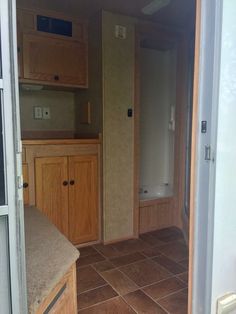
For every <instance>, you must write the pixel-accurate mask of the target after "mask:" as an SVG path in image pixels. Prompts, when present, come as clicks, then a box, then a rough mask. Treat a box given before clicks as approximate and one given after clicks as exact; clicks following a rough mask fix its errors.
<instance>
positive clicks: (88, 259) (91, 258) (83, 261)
mask: <svg viewBox="0 0 236 314" xmlns="http://www.w3.org/2000/svg"><path fill="white" fill-rule="evenodd" d="M103 260H105V257H103V256H102V255H101V254H99V253H95V254H92V255H88V256H84V257H80V258H79V259H78V263H77V267H83V266H87V265H90V264H94V263H97V262H101V261H103Z"/></svg>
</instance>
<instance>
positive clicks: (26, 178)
mask: <svg viewBox="0 0 236 314" xmlns="http://www.w3.org/2000/svg"><path fill="white" fill-rule="evenodd" d="M22 172H23V189H24V190H23V193H24V205H29V173H28V165H27V164H23V165H22Z"/></svg>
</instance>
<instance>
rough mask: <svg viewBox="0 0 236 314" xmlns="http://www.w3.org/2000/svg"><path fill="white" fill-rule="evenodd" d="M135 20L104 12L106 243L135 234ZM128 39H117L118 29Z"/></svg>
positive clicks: (104, 213)
mask: <svg viewBox="0 0 236 314" xmlns="http://www.w3.org/2000/svg"><path fill="white" fill-rule="evenodd" d="M134 21H135V20H134V19H133V18H129V17H125V16H120V15H115V14H112V13H108V12H103V20H102V36H103V38H102V39H103V59H102V62H103V140H104V144H103V145H104V146H103V154H104V155H103V156H104V164H103V167H104V171H103V179H104V186H103V187H104V195H103V198H104V199H103V201H104V212H103V217H104V240H105V241H107V242H108V241H112V240H114V239H119V238H126V237H130V236H132V234H133V207H134V204H133V175H134V164H133V161H134V156H133V149H134V121H133V118H128V117H127V109H128V108H130V107H132V106H133V103H134V66H135V27H134ZM116 24H118V25H122V26H125V27H126V28H127V38H126V39H124V40H122V39H117V38H115V35H114V34H115V25H116Z"/></svg>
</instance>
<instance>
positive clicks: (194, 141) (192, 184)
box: [188, 0, 202, 314]
mask: <svg viewBox="0 0 236 314" xmlns="http://www.w3.org/2000/svg"><path fill="white" fill-rule="evenodd" d="M201 3H202V2H201V0H196V28H195V57H194V83H193V118H192V146H191V173H190V217H189V282H188V314H191V313H192V305H193V273H194V267H193V260H194V231H195V215H196V212H195V198H196V184H195V178H196V159H197V130H198V97H199V94H198V91H199V67H200V36H201Z"/></svg>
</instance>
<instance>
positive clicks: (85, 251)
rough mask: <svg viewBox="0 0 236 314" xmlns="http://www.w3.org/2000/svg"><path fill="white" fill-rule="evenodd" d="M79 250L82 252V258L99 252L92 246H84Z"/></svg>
mask: <svg viewBox="0 0 236 314" xmlns="http://www.w3.org/2000/svg"><path fill="white" fill-rule="evenodd" d="M79 252H80V258H81V257H84V256H88V255H93V254H96V253H97V251H96V250H95V249H94V248H93V247H92V246H86V247H82V248H80V249H79Z"/></svg>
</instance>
